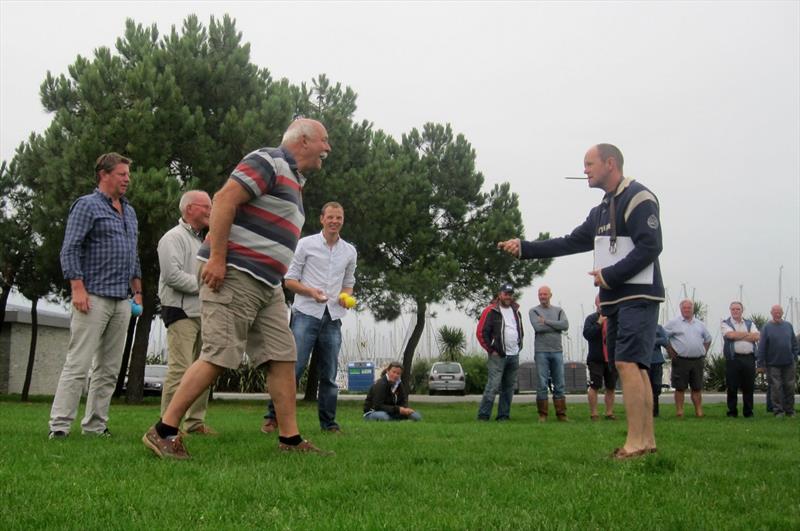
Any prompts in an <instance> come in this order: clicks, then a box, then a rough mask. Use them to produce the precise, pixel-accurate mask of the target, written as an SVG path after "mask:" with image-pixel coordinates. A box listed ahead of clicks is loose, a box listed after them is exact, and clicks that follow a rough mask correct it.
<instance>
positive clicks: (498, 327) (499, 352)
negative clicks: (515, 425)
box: [477, 283, 523, 420]
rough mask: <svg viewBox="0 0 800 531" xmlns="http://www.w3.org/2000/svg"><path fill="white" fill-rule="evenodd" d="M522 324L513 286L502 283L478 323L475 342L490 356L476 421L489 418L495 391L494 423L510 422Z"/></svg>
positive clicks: (520, 347) (520, 348) (520, 346)
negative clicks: (495, 413)
mask: <svg viewBox="0 0 800 531" xmlns="http://www.w3.org/2000/svg"><path fill="white" fill-rule="evenodd" d="M521 323H522V318H521V317H520V313H519V305H518V304H517V303H516V302H514V286H512V285H511V284H508V283H506V284H503V285H502V286H500V290H499V291H498V292H497V296H496V297H495V298H494V300H492V302H491V303H490V304H489V306H487V307H486V308H485V309H484V310H483V313H481V318H480V321H478V330H477V336H478V342H479V343H480V344H481V346H482V347H483V348H484V349H485V350H486V352H487V353H488V354H489V361H488V368H489V379H488V381H487V382H486V388H485V389H484V391H483V399H482V400H481V405H480V407H479V408H478V420H489V417H491V416H492V407H493V406H494V397H495V395H496V394H497V393H498V391H499V392H500V401H499V403H498V404H497V420H508V419H509V415H510V412H511V399H512V398H514V382H515V381H516V379H517V369H519V352H520V350H522V335H523V332H522V324H521Z"/></svg>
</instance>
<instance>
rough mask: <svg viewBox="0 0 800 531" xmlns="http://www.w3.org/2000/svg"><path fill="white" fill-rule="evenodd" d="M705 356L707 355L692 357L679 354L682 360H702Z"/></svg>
mask: <svg viewBox="0 0 800 531" xmlns="http://www.w3.org/2000/svg"><path fill="white" fill-rule="evenodd" d="M703 358H705V356H695V357H694V358H690V357H689V356H678V359H680V360H701V359H703Z"/></svg>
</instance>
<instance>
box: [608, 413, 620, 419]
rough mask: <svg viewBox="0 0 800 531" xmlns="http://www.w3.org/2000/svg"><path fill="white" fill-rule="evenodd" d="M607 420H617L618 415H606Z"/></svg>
mask: <svg viewBox="0 0 800 531" xmlns="http://www.w3.org/2000/svg"><path fill="white" fill-rule="evenodd" d="M606 420H617V416H616V415H615V414H613V413H612V414H610V415H606Z"/></svg>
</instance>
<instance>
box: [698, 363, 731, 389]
mask: <svg viewBox="0 0 800 531" xmlns="http://www.w3.org/2000/svg"><path fill="white" fill-rule="evenodd" d="M703 372H704V378H703V389H705V390H706V391H725V390H726V389H727V385H726V383H725V357H724V356H723V355H721V354H710V355H708V356H706V362H705V367H704V371H703Z"/></svg>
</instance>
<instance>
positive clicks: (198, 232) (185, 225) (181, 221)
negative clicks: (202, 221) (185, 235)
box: [178, 218, 203, 241]
mask: <svg viewBox="0 0 800 531" xmlns="http://www.w3.org/2000/svg"><path fill="white" fill-rule="evenodd" d="M178 224H179V225H180V226H181V227H183V228H184V229H186V230H188V231H189V232H191V233H192V234H194V235H195V236H196V237H197V239H198V240H201V241H202V240H203V231H202V230H194V227H192V226H191V225H190V224H189V223H188V222H187V221H186V220H184V219H183V218H178Z"/></svg>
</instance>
